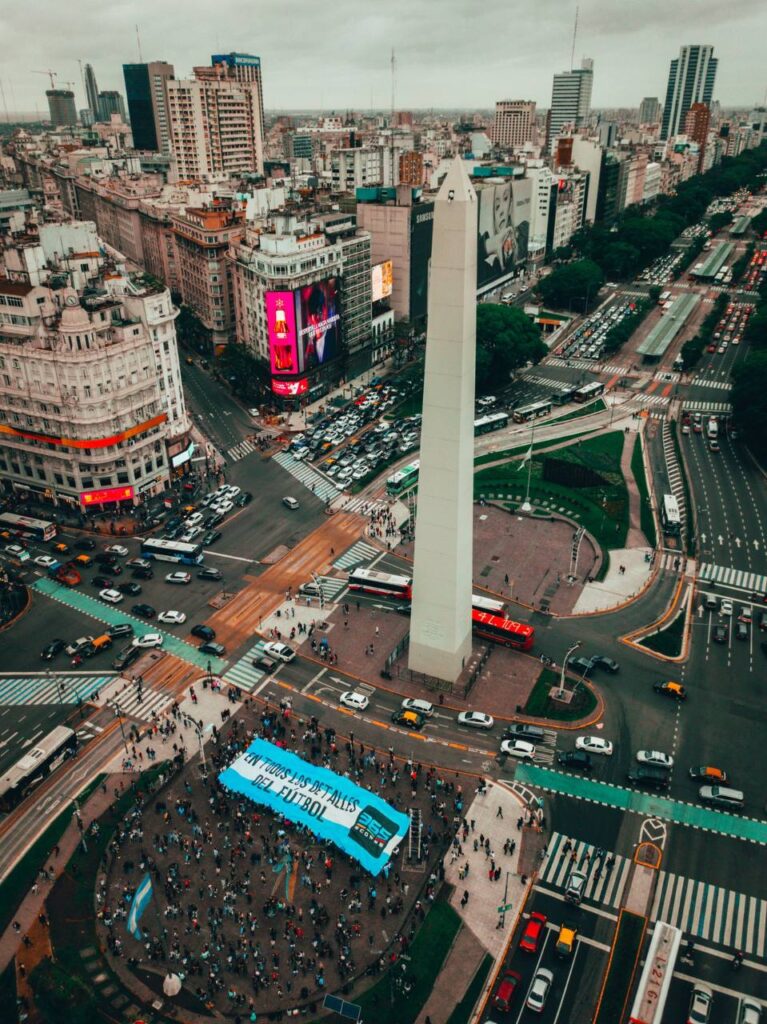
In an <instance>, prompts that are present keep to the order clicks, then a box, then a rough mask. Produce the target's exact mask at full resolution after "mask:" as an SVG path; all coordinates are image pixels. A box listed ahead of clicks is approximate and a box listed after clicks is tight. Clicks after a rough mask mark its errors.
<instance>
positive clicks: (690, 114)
mask: <svg viewBox="0 0 767 1024" xmlns="http://www.w3.org/2000/svg"><path fill="white" fill-rule="evenodd" d="M710 123H711V111H710V110H709V109H708V107H707V105H706V104H705V103H693V105H692V106H691V107H690V109H689V110H688V111H687V116H686V117H685V119H684V133H685V135H686V136H687V138H688V139H691V140H692V141H693V142H696V143H697V144H698V174H700V173H701V171H702V170H703V160H704V158H705V155H706V143H707V141H708V128H709V125H710Z"/></svg>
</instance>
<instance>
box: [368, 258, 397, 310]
mask: <svg viewBox="0 0 767 1024" xmlns="http://www.w3.org/2000/svg"><path fill="white" fill-rule="evenodd" d="M370 283H371V289H372V299H373V302H378V301H379V299H388V297H389V296H390V295H391V293H392V286H393V284H394V274H393V271H392V261H391V260H385V261H384V262H383V263H376V264H375V266H373V267H371V268H370Z"/></svg>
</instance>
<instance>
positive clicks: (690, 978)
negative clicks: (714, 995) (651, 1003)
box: [672, 956, 767, 1006]
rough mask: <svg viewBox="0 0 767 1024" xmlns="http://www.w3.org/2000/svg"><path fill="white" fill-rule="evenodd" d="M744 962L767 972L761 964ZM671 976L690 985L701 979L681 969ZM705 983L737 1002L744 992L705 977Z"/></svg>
mask: <svg viewBox="0 0 767 1024" xmlns="http://www.w3.org/2000/svg"><path fill="white" fill-rule="evenodd" d="M728 959H730V960H732V957H731V956H730V957H728ZM746 964H748V966H749V967H755V968H757V969H758V970H760V971H763V972H767V967H762V965H761V964H754V963H751V961H747V960H744V961H743V966H744V967H745V966H746ZM672 977H674V978H678V979H679V980H680V981H686V982H689V984H690V985H695V984H696V983H697V982H699V981H702V978H697V977H696V976H695V975H694V974H684V973H683V972H682V971H674V973H673V975H672ZM706 984H707V985H709V986H710V987H711V988H712V989H713V990H714V992H721V993H722V995H725V996H730V997H731V998H733V999H737V1000H738V1001H739V1002H740V1000H741V999H742V998H743V996H744V994H746V993H743V992H738V991H736V990H735V989H734V988H727V986H726V985H717V984H716V982H713V981H711V980H710V979H709V978H706ZM750 998H752V999H756V1000H757V1002H758V1003H759V1005H760V1006H764V1003H763V1001H762V1000H761V999H759V997H758V996H751V997H750Z"/></svg>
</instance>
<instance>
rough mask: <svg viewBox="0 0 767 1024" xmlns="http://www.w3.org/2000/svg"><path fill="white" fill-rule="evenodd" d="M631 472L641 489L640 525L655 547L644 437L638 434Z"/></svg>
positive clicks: (632, 454)
mask: <svg viewBox="0 0 767 1024" xmlns="http://www.w3.org/2000/svg"><path fill="white" fill-rule="evenodd" d="M631 472H632V473H633V475H634V480H635V481H636V485H637V488H638V489H639V502H640V504H639V525H640V526H641V528H642V533H643V534H644V535H645V537H646V538H647V540H648V541H649V543H650V546H651V547H653V548H654V547H655V541H656V534H655V519H654V517H653V514H652V507H651V505H650V491H649V488H648V487H647V477H646V475H645V471H644V460H643V459H642V439H641V437H640V436H639V434H637V438H636V441H635V442H634V451H633V452H632V453H631Z"/></svg>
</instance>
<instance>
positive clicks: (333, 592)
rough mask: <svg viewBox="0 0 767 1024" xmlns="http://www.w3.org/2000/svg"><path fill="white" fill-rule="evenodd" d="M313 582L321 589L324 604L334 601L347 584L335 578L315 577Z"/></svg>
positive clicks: (343, 580)
mask: <svg viewBox="0 0 767 1024" xmlns="http://www.w3.org/2000/svg"><path fill="white" fill-rule="evenodd" d="M314 580H315V582H316V583H319V585H320V586H321V587H322V600H323V601H324V602H325V604H327V603H328V602H331V603H332V602H333V601H335V599H336V598H337V597H338V595H339V594H340V593H341V591H342V590H343V589H344V587H345V586H346V582H347V581H346V580H345V579H339V578H338V577H337V576H315V577H314Z"/></svg>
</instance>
